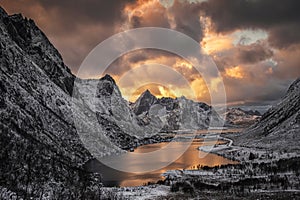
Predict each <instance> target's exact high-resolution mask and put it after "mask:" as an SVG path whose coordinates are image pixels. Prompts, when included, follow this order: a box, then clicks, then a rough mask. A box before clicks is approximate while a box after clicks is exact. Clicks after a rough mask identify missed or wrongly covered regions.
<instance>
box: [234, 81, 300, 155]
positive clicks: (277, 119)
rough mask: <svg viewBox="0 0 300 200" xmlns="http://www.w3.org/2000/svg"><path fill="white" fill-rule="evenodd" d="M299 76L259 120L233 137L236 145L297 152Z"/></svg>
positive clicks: (299, 112)
mask: <svg viewBox="0 0 300 200" xmlns="http://www.w3.org/2000/svg"><path fill="white" fill-rule="evenodd" d="M299 141H300V78H298V79H297V80H296V81H295V82H294V83H292V85H291V86H290V87H289V89H288V91H287V93H286V95H285V96H284V97H283V98H282V100H281V101H280V103H278V104H277V105H276V106H274V107H272V108H271V109H269V110H268V111H267V112H266V113H265V114H264V115H263V116H262V118H261V120H260V121H259V122H258V123H257V124H255V125H254V126H252V127H250V128H249V129H248V130H246V131H245V132H244V133H243V134H242V135H241V136H240V137H238V138H235V143H236V144H238V145H246V146H252V147H261V148H268V149H272V150H278V151H288V152H299V151H300V147H299Z"/></svg>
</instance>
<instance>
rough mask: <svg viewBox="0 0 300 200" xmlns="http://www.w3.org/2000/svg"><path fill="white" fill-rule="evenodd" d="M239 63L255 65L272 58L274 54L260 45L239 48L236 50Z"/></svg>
mask: <svg viewBox="0 0 300 200" xmlns="http://www.w3.org/2000/svg"><path fill="white" fill-rule="evenodd" d="M235 51H236V56H237V59H238V62H239V63H245V64H255V63H257V62H261V61H264V60H266V59H268V58H270V57H272V55H273V52H272V51H271V50H270V49H268V48H267V47H265V46H263V45H260V44H252V45H247V46H239V47H237V48H236V49H235Z"/></svg>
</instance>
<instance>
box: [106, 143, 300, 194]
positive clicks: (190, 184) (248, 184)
mask: <svg viewBox="0 0 300 200" xmlns="http://www.w3.org/2000/svg"><path fill="white" fill-rule="evenodd" d="M223 139H224V140H225V141H227V142H228V143H227V144H223V145H219V146H216V147H215V149H213V150H212V152H213V153H216V154H218V155H222V156H224V157H227V158H230V159H233V160H238V161H240V164H237V165H226V166H217V167H206V166H201V167H199V169H197V170H173V171H168V172H166V173H165V174H164V176H165V177H166V179H165V181H164V182H163V184H154V185H149V186H140V187H127V188H103V190H104V191H105V192H106V194H107V195H115V198H116V199H299V198H300V176H299V172H300V169H299V166H300V157H298V155H297V154H295V153H284V152H272V151H268V150H265V149H254V148H247V147H239V146H232V140H230V139H226V138H223Z"/></svg>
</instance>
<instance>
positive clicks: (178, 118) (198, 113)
mask: <svg viewBox="0 0 300 200" xmlns="http://www.w3.org/2000/svg"><path fill="white" fill-rule="evenodd" d="M131 107H132V110H133V111H134V113H135V114H136V115H137V116H138V118H139V120H140V122H141V123H142V124H143V125H145V126H147V125H148V124H149V123H150V122H151V121H152V120H155V117H153V116H157V115H158V116H160V118H161V119H162V120H163V127H162V131H172V130H178V129H207V128H209V126H212V127H218V126H222V125H223V124H224V121H223V120H222V119H221V118H220V117H219V115H218V114H217V112H216V111H214V109H213V108H212V107H211V106H208V105H207V104H205V103H201V102H194V101H192V100H189V99H186V98H185V97H180V98H175V99H173V98H170V97H163V98H156V97H155V96H154V95H152V94H151V93H150V91H148V90H146V91H145V92H144V93H143V94H141V96H140V97H139V98H138V99H137V100H136V102H134V103H133V104H132V105H131ZM154 113H155V114H156V115H155V114H154Z"/></svg>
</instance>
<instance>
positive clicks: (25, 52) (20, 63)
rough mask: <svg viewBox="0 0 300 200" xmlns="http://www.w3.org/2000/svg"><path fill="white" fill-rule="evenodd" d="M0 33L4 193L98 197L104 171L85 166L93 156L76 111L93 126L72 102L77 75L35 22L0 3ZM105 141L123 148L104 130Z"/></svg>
mask: <svg viewBox="0 0 300 200" xmlns="http://www.w3.org/2000/svg"><path fill="white" fill-rule="evenodd" d="M0 39H1V40H0V41H1V42H0V55H1V56H0V65H1V68H0V71H1V72H0V91H1V92H0V93H1V95H0V130H1V133H0V134H1V140H0V163H1V164H0V187H1V189H0V196H1V198H4V199H5V198H8V197H7V196H5V195H13V196H18V198H21V197H22V198H24V199H29V198H31V197H32V198H45V199H47V197H51V198H54V199H76V198H87V196H86V195H88V196H90V195H91V196H92V197H91V198H96V197H98V196H99V189H98V188H99V187H100V186H101V179H100V175H99V174H91V173H88V172H86V171H84V170H83V167H82V166H83V165H84V163H85V162H87V161H88V160H89V159H92V158H93V156H92V155H91V154H90V153H89V152H88V151H87V150H86V148H85V147H84V146H83V144H82V142H81V140H80V138H79V135H78V133H77V131H76V127H75V126H74V118H73V117H74V115H73V113H77V114H76V117H78V118H81V119H82V120H81V121H83V122H84V123H83V124H82V125H83V126H86V127H90V129H93V126H92V124H88V123H89V120H88V118H87V116H88V115H87V113H83V110H86V109H82V107H79V106H76V105H75V104H74V103H73V102H72V98H71V96H70V95H71V93H72V88H73V80H74V78H75V77H74V75H72V74H71V72H70V70H69V69H68V68H67V66H65V65H64V63H63V60H62V57H61V55H60V54H59V53H58V51H57V50H56V49H55V48H54V47H53V46H52V44H51V43H50V42H49V40H48V39H47V38H46V36H45V35H44V34H43V33H42V32H41V31H40V30H39V29H38V27H37V26H36V25H35V23H34V22H33V21H32V20H29V19H26V18H23V17H22V16H21V15H20V14H18V15H12V16H8V15H7V14H6V12H5V11H4V10H3V9H2V8H0ZM95 129H96V127H95ZM96 130H97V129H96ZM101 131H102V130H98V132H100V133H101ZM101 141H102V143H100V144H99V147H98V148H100V149H101V148H103V149H104V148H105V147H106V146H109V147H110V148H109V149H108V150H107V151H103V152H102V155H105V154H109V153H112V152H119V151H120V149H119V148H118V147H116V146H114V145H112V143H111V142H110V140H109V139H108V138H107V137H105V135H103V138H102V140H101ZM11 198H13V197H11Z"/></svg>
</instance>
